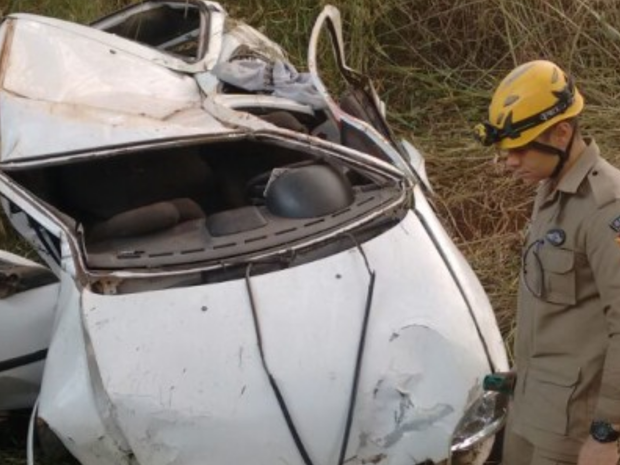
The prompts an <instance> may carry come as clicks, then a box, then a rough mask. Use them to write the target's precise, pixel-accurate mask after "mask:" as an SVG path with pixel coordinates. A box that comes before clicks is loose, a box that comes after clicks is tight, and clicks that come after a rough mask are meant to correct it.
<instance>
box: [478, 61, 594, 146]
mask: <svg viewBox="0 0 620 465" xmlns="http://www.w3.org/2000/svg"><path fill="white" fill-rule="evenodd" d="M581 110H583V97H582V95H581V94H580V93H579V91H578V90H577V88H576V87H575V85H574V84H573V81H572V79H570V78H569V77H568V76H567V75H566V74H565V73H564V71H562V70H561V69H560V68H559V67H558V66H557V65H556V64H554V63H552V62H550V61H546V60H536V61H530V62H529V63H525V64H522V65H521V66H518V67H517V68H515V69H514V70H512V71H511V72H510V73H509V74H508V76H506V77H505V78H504V80H503V81H502V82H501V83H500V85H499V86H498V88H497V90H496V91H495V94H493V99H492V100H491V104H490V105H489V120H488V121H487V122H485V123H482V124H479V125H477V126H476V129H475V135H476V138H477V139H478V140H480V142H482V143H483V144H484V145H493V144H495V145H496V146H497V147H498V148H500V149H513V148H518V147H522V146H524V145H526V144H528V143H530V142H532V141H533V140H534V139H536V138H537V137H538V136H540V134H542V133H543V132H544V131H545V130H546V129H548V128H550V127H551V126H553V125H554V124H556V123H558V122H559V121H562V120H565V119H569V118H572V117H574V116H577V115H578V114H579V113H581Z"/></svg>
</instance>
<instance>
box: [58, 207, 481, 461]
mask: <svg viewBox="0 0 620 465" xmlns="http://www.w3.org/2000/svg"><path fill="white" fill-rule="evenodd" d="M369 271H372V272H374V273H375V277H376V280H375V285H374V286H371V277H370V273H369ZM82 304H83V321H84V328H85V334H86V336H87V341H88V342H87V344H88V345H89V352H90V353H91V366H92V368H91V370H94V371H96V372H97V374H98V376H97V378H98V379H100V381H101V389H102V390H103V391H102V393H101V394H102V395H103V396H105V397H107V398H108V399H109V401H110V403H111V404H112V406H113V409H112V411H113V412H114V415H113V417H114V418H113V421H114V422H115V424H116V426H118V428H119V430H120V431H121V434H122V435H123V436H124V439H125V440H126V443H127V444H128V445H129V446H130V448H131V450H132V453H133V454H134V455H135V457H136V460H137V461H138V463H141V464H149V465H158V464H184V465H188V464H198V463H203V462H204V457H206V456H208V457H209V462H210V463H212V464H215V465H217V464H222V465H223V464H229V463H244V462H255V463H277V462H280V461H284V462H286V463H290V464H294V463H302V459H301V456H300V453H299V450H298V449H297V448H296V444H295V441H294V440H293V437H292V434H291V429H290V427H289V426H287V422H286V421H285V418H284V414H283V408H282V406H281V405H279V403H278V400H277V397H276V395H275V392H274V389H273V387H272V385H271V384H270V377H269V375H268V373H269V374H270V375H271V376H272V378H273V380H275V384H276V385H277V387H278V388H279V390H280V392H281V395H282V398H283V404H284V405H286V409H287V410H288V413H289V414H290V417H291V419H292V424H293V425H294V428H295V429H296V431H297V433H298V434H299V437H300V439H301V442H302V443H303V444H304V447H305V449H306V450H307V452H308V454H309V456H310V457H311V458H312V460H313V462H314V463H317V464H327V463H337V462H338V456H339V453H340V448H341V447H342V443H343V438H344V436H345V434H344V431H345V429H346V428H345V427H346V423H347V415H348V412H349V405H350V403H351V392H352V387H353V380H354V372H355V367H356V360H357V357H358V354H359V353H360V338H361V335H362V332H363V327H364V324H363V322H364V316H365V310H366V308H367V306H368V305H370V311H369V318H368V325H367V331H366V340H365V343H364V344H363V347H364V350H363V356H362V358H361V365H360V378H359V383H358V385H357V387H356V388H355V391H356V393H357V400H356V401H355V407H354V410H353V420H352V427H351V434H350V439H349V441H348V448H347V454H346V458H347V459H351V460H352V463H365V462H366V461H368V460H370V459H372V458H373V457H374V458H375V459H376V458H377V457H379V458H382V457H390V463H410V462H411V457H416V459H420V460H423V459H431V460H442V459H445V458H447V457H448V451H449V448H450V439H451V435H452V433H453V430H454V428H455V427H456V425H457V422H458V421H459V420H460V419H461V417H462V415H463V413H464V411H465V409H466V408H467V407H468V406H469V405H470V403H471V401H472V400H473V398H474V397H476V396H477V395H478V394H479V391H480V388H479V386H480V381H481V377H482V376H483V375H484V374H485V373H487V372H488V371H489V370H490V367H489V360H488V359H487V358H486V355H485V351H484V349H483V345H482V342H481V340H480V338H479V335H478V331H477V329H476V325H475V322H474V321H473V319H472V316H471V313H470V311H469V309H468V307H467V305H466V303H465V302H464V301H463V298H462V296H461V294H460V292H459V289H458V287H457V286H456V284H455V283H454V280H453V278H452V277H451V276H450V274H449V272H448V270H447V269H446V266H445V263H444V262H443V261H442V258H441V256H440V254H439V253H438V252H437V251H436V249H435V247H434V246H433V243H432V242H431V240H430V238H429V237H428V235H427V234H426V231H425V230H424V228H423V227H422V225H421V224H420V223H419V221H418V220H417V218H416V216H415V215H414V214H413V213H410V214H409V215H408V216H407V217H406V218H405V219H404V220H403V222H402V223H401V224H399V225H398V226H396V227H394V228H392V229H391V230H389V231H387V232H386V233H384V234H383V235H381V236H378V237H376V238H374V239H372V240H371V241H369V242H367V243H365V244H363V245H362V246H361V247H359V248H358V247H356V246H353V247H352V248H351V249H349V250H348V251H345V252H341V253H339V254H337V255H334V256H331V257H328V258H325V259H322V260H319V261H315V262H312V263H309V264H306V265H303V266H298V267H295V268H292V269H288V270H285V271H278V272H273V273H268V274H263V275H258V276H254V277H252V276H251V277H250V278H249V279H247V280H236V281H229V282H224V283H219V284H209V285H202V286H194V287H189V288H182V289H169V290H160V291H156V292H142V293H136V294H129V295H118V296H106V295H98V294H93V293H89V292H84V294H83V296H82ZM259 341H260V343H261V344H262V350H263V354H264V358H262V357H261V351H260V350H259ZM57 426H58V425H57ZM123 442H125V441H123ZM421 454H423V456H421Z"/></svg>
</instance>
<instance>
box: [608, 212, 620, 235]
mask: <svg viewBox="0 0 620 465" xmlns="http://www.w3.org/2000/svg"><path fill="white" fill-rule="evenodd" d="M609 227H610V228H611V229H613V230H614V231H616V232H617V233H620V216H619V217H618V218H616V219H615V220H613V221H612V222H611V223H609Z"/></svg>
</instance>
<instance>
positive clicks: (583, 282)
mask: <svg viewBox="0 0 620 465" xmlns="http://www.w3.org/2000/svg"><path fill="white" fill-rule="evenodd" d="M588 142H589V145H588V147H587V148H586V150H585V151H584V153H583V154H582V155H581V156H580V157H579V158H578V159H577V161H576V162H575V164H574V165H573V166H572V167H571V169H570V170H569V172H568V173H567V174H566V175H565V176H564V177H563V178H562V180H561V182H560V184H559V185H558V186H557V188H556V189H555V190H554V189H553V188H552V184H551V182H550V181H546V182H543V183H542V184H541V185H540V187H539V191H538V195H537V197H536V201H535V204H534V212H533V216H532V221H531V225H530V228H529V231H528V233H527V237H526V241H525V244H524V250H523V264H522V270H521V284H520V289H519V299H518V309H517V338H516V342H515V358H516V368H517V376H518V379H517V385H516V388H515V397H514V403H513V408H512V411H511V416H512V425H513V430H514V432H515V433H517V434H519V435H521V436H523V437H524V438H525V439H527V440H529V441H530V442H531V443H532V444H534V445H535V446H537V447H541V448H544V449H547V450H550V451H557V452H562V453H566V454H577V453H578V450H579V448H580V446H581V443H582V442H583V440H584V439H585V438H586V437H587V435H588V431H589V426H590V422H591V421H592V419H594V418H596V419H602V420H608V421H610V422H612V423H620V244H619V243H618V242H617V241H616V239H617V238H618V236H619V234H620V171H619V170H617V169H616V168H614V167H613V166H611V165H610V164H609V163H608V162H606V161H605V160H603V159H602V158H600V156H599V149H598V147H597V145H596V143H595V142H594V141H588Z"/></svg>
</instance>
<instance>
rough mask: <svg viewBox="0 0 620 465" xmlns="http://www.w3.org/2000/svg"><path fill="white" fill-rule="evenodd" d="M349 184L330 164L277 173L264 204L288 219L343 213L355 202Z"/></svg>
mask: <svg viewBox="0 0 620 465" xmlns="http://www.w3.org/2000/svg"><path fill="white" fill-rule="evenodd" d="M353 197H354V196H353V189H352V187H351V184H350V183H349V181H348V180H347V179H346V178H345V177H344V176H343V175H342V174H341V173H340V172H338V171H336V169H334V168H332V167H331V166H328V165H309V166H302V167H298V168H291V169H282V170H274V171H273V172H272V177H271V179H270V180H269V182H268V184H267V189H266V194H265V203H266V206H267V208H268V209H269V211H270V212H271V213H273V214H274V215H278V216H283V217H285V218H316V217H319V216H324V215H329V214H331V213H335V212H337V211H338V210H342V209H344V208H346V207H348V206H349V205H351V203H352V202H353Z"/></svg>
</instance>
